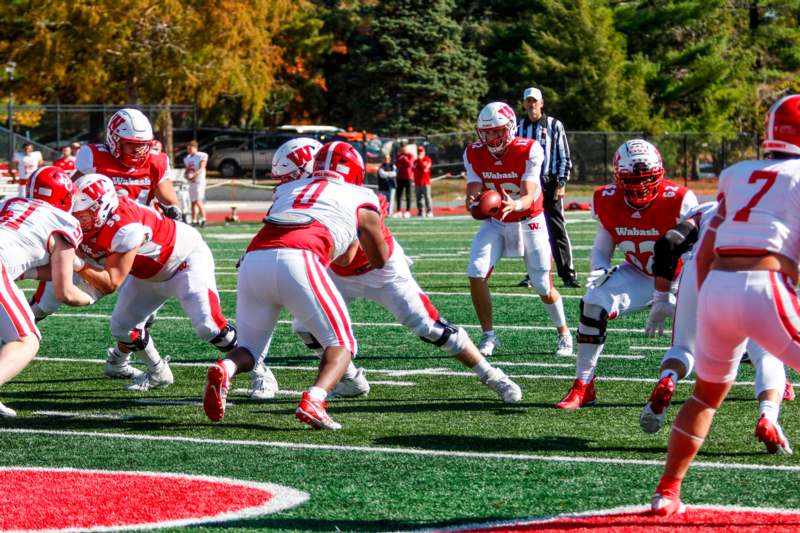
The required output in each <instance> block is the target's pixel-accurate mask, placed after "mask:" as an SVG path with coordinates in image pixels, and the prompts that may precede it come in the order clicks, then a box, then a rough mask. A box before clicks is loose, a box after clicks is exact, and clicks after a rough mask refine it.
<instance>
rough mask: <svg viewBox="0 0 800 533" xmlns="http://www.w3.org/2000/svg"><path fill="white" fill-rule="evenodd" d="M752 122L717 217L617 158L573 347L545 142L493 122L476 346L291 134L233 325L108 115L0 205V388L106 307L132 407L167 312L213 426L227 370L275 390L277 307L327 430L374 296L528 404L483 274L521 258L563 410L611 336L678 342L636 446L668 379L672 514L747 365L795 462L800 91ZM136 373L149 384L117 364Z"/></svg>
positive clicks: (489, 125)
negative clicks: (199, 363) (678, 403)
mask: <svg viewBox="0 0 800 533" xmlns="http://www.w3.org/2000/svg"><path fill="white" fill-rule="evenodd" d="M765 123H766V128H765V134H764V142H763V145H762V148H763V150H764V152H765V154H766V158H765V159H762V160H749V161H741V162H739V163H736V164H734V165H732V166H730V167H728V168H726V169H724V170H723V172H722V173H721V175H720V179H719V191H718V195H717V198H716V200H715V201H714V202H708V203H703V204H698V200H697V198H696V196H695V194H694V193H693V192H692V191H691V190H689V189H688V188H686V187H683V186H681V185H677V184H675V183H672V182H670V181H668V180H666V179H665V176H664V165H663V162H662V159H661V155H660V153H659V151H658V149H657V148H656V147H655V146H653V144H651V143H649V142H648V141H646V140H643V139H631V140H629V141H627V142H625V143H623V144H622V145H621V146H620V147H619V148H618V150H617V151H616V153H615V155H614V161H613V165H614V176H615V182H614V183H611V184H608V185H604V186H601V187H598V188H597V189H596V190H595V192H594V197H593V202H592V209H593V215H594V217H595V218H596V220H597V221H598V223H599V224H598V229H597V233H596V236H595V239H594V244H593V246H592V251H591V256H590V265H591V272H590V274H589V276H588V278H587V280H586V292H585V294H584V295H583V297H582V298H581V302H580V317H579V319H578V320H579V322H578V327H577V336H576V338H575V339H573V337H572V334H571V332H570V328H569V325H568V322H567V317H566V316H565V312H564V305H563V301H562V298H561V295H560V294H559V292H558V290H557V289H556V288H555V287H554V286H553V283H552V276H551V263H552V255H551V247H550V243H549V239H548V226H547V222H546V221H545V217H544V213H543V193H542V184H541V182H540V175H541V174H542V165H543V162H544V161H545V153H544V151H543V149H542V146H541V145H540V143H539V142H538V141H537V140H535V139H530V138H523V137H521V136H517V123H516V115H515V113H514V111H513V109H511V107H509V106H508V105H507V104H505V103H500V102H493V103H490V104H488V105H486V106H485V107H484V108H483V110H482V111H481V112H480V114H479V116H478V119H477V124H476V132H477V135H478V141H477V142H475V143H472V144H469V145H468V146H466V148H465V151H464V167H465V169H466V193H465V204H466V206H467V208H468V209H469V211H470V213H471V214H472V216H473V217H474V218H476V219H478V220H480V221H481V223H480V226H479V229H478V231H477V233H476V234H475V237H474V239H473V242H472V247H471V250H470V258H469V263H468V266H467V272H466V275H467V277H468V279H469V284H470V291H471V296H472V302H473V305H474V308H475V313H476V315H477V317H478V320H479V322H480V325H481V328H482V330H483V331H482V335H481V338H480V340H479V342H478V343H477V344H475V343H474V342H473V341H472V340H471V339H470V337H469V335H468V334H467V332H466V331H465V329H464V328H463V327H461V326H459V325H457V324H454V323H451V322H449V321H448V320H446V319H445V318H444V317H443V316H441V315H440V313H439V311H438V310H437V309H436V307H435V306H434V305H433V303H432V302H431V300H430V299H429V298H428V296H427V295H426V294H425V291H424V290H423V289H422V288H421V287H420V286H419V284H418V283H417V282H416V280H415V279H414V276H413V274H412V271H411V268H410V267H411V264H412V261H411V259H410V258H409V257H408V256H407V255H406V254H405V252H404V250H403V247H402V245H401V243H400V242H398V241H397V240H396V239H395V237H394V236H393V235H392V232H391V231H390V230H389V228H388V227H387V226H386V224H385V223H384V221H385V218H386V217H387V215H388V206H387V202H386V199H385V198H384V196H382V195H376V194H375V193H374V192H373V191H372V190H371V189H370V188H368V187H366V186H365V185H364V177H365V167H364V162H363V160H362V158H361V156H360V154H359V153H358V151H357V150H355V149H354V148H353V147H352V146H351V145H350V144H348V143H345V142H340V141H334V142H329V143H327V144H324V145H322V144H321V143H319V142H318V141H316V140H314V139H311V138H304V137H300V138H296V139H292V140H290V141H288V142H286V143H285V144H284V145H282V146H281V147H280V148H279V149H278V150H277V152H276V153H275V156H274V159H273V165H272V174H273V176H274V177H275V178H277V179H279V181H280V183H279V185H277V186H276V188H275V190H274V201H273V204H272V206H271V207H270V209H269V211H268V212H267V214H266V215H265V217H264V220H263V226H262V228H261V229H260V230H259V231H258V233H257V234H256V235H254V236H253V238H252V240H251V241H250V243H249V245H248V246H247V248H246V250H242V252H243V255H242V257H241V259H240V260H239V263H238V264H237V269H238V279H237V298H236V320H235V325H234V323H233V322H231V321H229V320H228V318H226V317H225V315H224V314H223V312H222V309H221V306H220V299H219V294H218V290H217V286H216V280H215V264H214V258H213V256H212V253H211V250H210V249H209V247H208V246H207V244H206V243H205V241H204V240H203V238H202V236H201V235H200V233H199V232H198V231H197V230H196V229H195V228H194V227H192V226H190V225H188V224H185V223H184V222H182V221H181V219H182V213H181V211H180V209H179V208H178V200H177V197H176V194H175V190H174V189H173V186H172V182H171V181H170V179H169V178H168V171H169V161H168V158H167V156H166V154H163V153H156V152H154V151H152V147H153V142H154V139H153V131H152V127H151V124H150V121H149V120H148V118H147V117H146V116H145V115H144V114H143V113H141V112H140V111H138V110H136V109H131V108H125V109H121V110H119V111H117V112H116V113H115V114H114V115H113V116H112V117H111V119H110V120H109V122H108V125H107V129H106V139H105V142H104V143H101V144H87V145H84V146H82V147H81V148H80V150H79V151H78V153H77V157H76V160H75V169H74V171H70V170H66V171H65V170H64V169H63V168H60V167H58V166H44V167H40V168H39V169H37V170H36V171H35V172H34V173H33V174H32V175H31V176H30V178H29V181H28V183H27V186H26V189H25V195H24V196H21V197H17V198H11V199H8V200H6V201H5V202H4V203H2V205H0V276H1V277H2V282H0V341H1V342H2V347H1V348H0V387H1V386H2V385H3V384H5V383H7V382H9V381H10V380H12V379H13V378H14V377H15V376H17V375H18V374H19V373H20V372H22V370H23V369H24V368H25V367H26V366H27V365H28V364H29V363H30V362H31V361H32V360H33V358H34V357H35V356H36V354H37V352H38V350H39V341H40V338H41V333H40V331H39V329H38V327H37V322H40V321H42V320H45V319H46V318H47V317H48V316H49V315H52V314H53V313H55V312H56V311H57V310H58V308H59V307H60V306H61V305H69V306H76V307H82V306H89V305H92V304H93V303H95V302H96V301H98V300H99V299H101V298H103V297H105V296H106V295H108V294H112V293H117V300H116V304H115V306H114V310H113V312H112V315H111V319H110V331H111V336H112V337H113V340H114V342H113V346H111V347H110V348H108V353H107V359H106V364H105V367H104V372H105V374H106V375H107V376H108V377H110V378H120V379H127V380H130V383H129V384H128V385H127V388H128V389H129V390H131V391H138V392H139V393H146V392H147V391H148V390H151V389H155V388H160V387H167V386H169V385H171V384H172V383H173V382H174V377H173V374H172V371H171V370H170V366H169V361H168V358H164V357H162V356H161V355H160V353H159V351H158V348H157V347H156V342H155V340H154V338H153V335H152V334H151V331H150V330H151V326H152V324H153V323H154V321H155V320H157V319H158V318H157V317H158V312H159V309H160V308H161V307H162V306H163V305H164V303H165V302H166V301H167V300H169V299H170V298H176V299H177V300H178V301H179V302H180V304H181V307H182V308H183V311H184V313H185V314H186V316H187V317H188V318H189V319H190V321H191V324H192V326H193V328H194V330H195V333H196V334H197V336H198V337H199V338H201V339H203V340H204V341H207V342H209V343H210V344H211V345H213V346H214V347H215V348H217V349H218V350H220V352H221V353H223V354H224V355H223V357H222V358H221V359H220V360H219V361H217V362H216V363H215V364H213V365H211V366H210V367H209V369H208V376H207V382H206V384H205V391H204V394H203V409H204V411H205V414H206V416H207V417H208V418H209V419H210V420H212V421H215V422H221V421H222V420H223V418H224V416H225V410H226V404H227V396H228V392H229V390H230V387H231V379H232V378H233V376H234V375H236V374H239V373H249V375H250V380H251V387H250V395H251V398H253V399H256V400H269V399H271V398H273V397H274V396H275V394H276V392H277V391H278V388H279V386H278V382H277V380H276V378H275V376H274V375H273V373H272V372H271V371H270V369H269V367H268V362H269V355H268V354H269V349H270V342H271V339H272V334H273V331H274V329H275V327H276V325H277V323H278V318H279V315H280V312H281V310H283V309H286V310H288V311H289V312H290V313H291V315H292V317H293V322H292V329H293V331H294V332H295V333H296V334H297V336H298V337H299V338H300V339H301V340H302V342H303V343H304V344H305V345H306V346H307V347H308V348H309V350H310V351H312V352H313V353H314V354H315V355H316V356H317V357H318V358H319V368H318V371H317V374H316V376H315V378H314V379H313V381H312V382H311V383H310V384H309V387H308V389H307V390H306V391H304V392H303V393H302V397H301V399H300V402H299V405H298V406H297V409H296V411H295V417H296V418H297V419H298V421H300V422H301V423H304V424H308V425H310V426H312V427H313V428H316V429H324V430H339V429H341V427H342V426H341V424H339V423H338V422H336V421H335V420H334V419H333V418H332V416H331V414H329V413H328V403H327V401H328V400H329V399H330V398H335V397H356V396H363V395H365V394H367V393H368V392H369V390H370V384H369V381H368V380H367V379H366V376H365V373H364V370H363V369H362V368H359V367H357V366H356V365H355V362H356V361H357V359H356V355H357V353H358V341H357V339H356V337H355V335H354V334H353V329H352V324H351V319H350V315H349V312H348V303H349V302H350V301H352V300H354V299H358V298H366V299H369V300H372V301H374V302H376V303H378V304H380V305H381V306H383V307H384V308H385V309H387V310H388V311H389V312H391V313H392V315H394V316H395V318H396V319H397V321H398V322H399V323H400V324H402V325H403V326H405V327H406V328H408V329H409V330H410V331H411V332H412V333H413V335H415V336H417V337H419V338H420V339H421V340H422V341H424V342H426V343H430V344H432V345H434V346H436V347H438V348H440V349H441V350H443V351H445V352H446V353H448V354H449V355H451V356H452V357H454V358H455V359H457V360H458V361H459V362H460V363H461V364H463V365H464V366H465V367H467V368H468V369H470V370H471V371H472V372H474V374H475V378H476V386H485V387H488V388H489V389H491V390H492V391H494V392H495V393H496V394H497V395H498V397H499V399H500V400H502V401H503V402H509V403H515V402H520V401H521V400H522V397H523V390H522V389H521V388H520V387H519V386H518V385H517V384H516V383H515V382H514V381H513V380H512V379H510V378H509V377H508V376H507V375H506V374H505V373H504V372H503V371H502V370H501V369H500V368H498V367H496V366H494V365H493V364H492V363H491V362H490V361H491V356H492V354H493V352H494V351H495V349H496V347H497V346H499V344H500V342H501V340H502V339H501V338H500V337H499V336H498V334H497V333H496V332H495V331H494V328H493V321H492V296H491V292H490V290H489V285H488V279H489V278H490V276H491V273H492V270H493V269H494V268H495V266H496V265H497V264H498V262H499V261H500V260H501V258H503V257H511V258H513V257H521V258H523V260H524V263H525V267H526V270H527V273H528V278H529V280H530V286H531V288H532V290H533V291H534V292H535V294H536V295H538V296H539V298H540V299H541V302H542V305H543V306H544V308H545V310H546V312H547V315H548V317H549V319H550V323H551V325H552V327H553V330H554V336H553V338H554V340H555V347H554V349H553V354H554V356H571V355H573V354H574V355H575V358H576V372H575V380H574V382H573V383H572V385H571V386H570V388H569V390H567V391H566V394H565V395H564V397H563V398H562V399H560V400H559V401H557V402H556V401H555V400H557V399H556V398H554V399H553V400H554V407H555V408H557V409H560V410H571V411H574V410H577V409H581V408H584V407H586V406H590V405H593V404H594V403H595V402H596V400H597V396H598V385H597V379H596V376H595V369H596V367H597V364H598V360H599V358H600V356H601V354H602V352H603V347H604V344H605V342H606V337H607V331H608V322H609V321H610V320H613V319H615V318H617V317H619V316H620V315H623V314H628V313H635V312H637V311H646V310H648V309H649V312H648V314H647V315H646V321H645V322H644V323H643V325H644V330H645V333H646V334H647V335H649V336H660V335H663V334H664V324H665V321H666V319H667V318H671V319H672V334H673V337H672V347H671V348H669V350H668V351H667V352H666V353H665V354H664V356H663V359H662V362H661V367H660V369H659V370H658V371H656V369H653V371H654V374H656V372H657V376H658V381H657V384H656V385H655V387H654V388H653V390H652V393H651V395H650V397H649V398H648V399H643V403H644V404H645V405H644V407H643V409H642V411H641V415H640V420H639V422H640V426H641V429H642V431H644V432H646V433H655V432H657V431H659V430H661V428H662V427H663V426H664V425H665V422H666V414H667V411H668V408H669V406H670V403H671V402H672V398H673V395H674V393H675V389H676V384H677V383H678V382H679V381H680V380H682V379H684V378H686V377H688V376H689V375H690V374H692V372H694V373H695V375H696V381H695V385H694V390H693V392H692V395H691V396H690V397H689V398H688V399H686V401H685V402H684V403H683V406H682V407H681V409H680V411H679V412H678V413H677V416H676V417H675V418H674V421H673V424H672V430H671V435H670V440H669V446H668V453H667V459H666V464H665V467H664V473H663V476H662V478H661V480H660V482H659V484H658V486H657V487H656V489H655V494H654V497H653V499H652V502H651V512H652V513H653V514H657V515H661V516H669V515H672V514H674V513H678V512H681V511H682V510H683V504H682V502H681V497H680V488H681V482H682V480H683V479H684V477H685V476H686V475H687V472H688V470H689V467H690V465H691V462H692V460H693V459H694V457H695V455H696V454H697V452H698V451H699V449H700V447H701V446H702V444H703V441H704V439H705V437H706V436H707V434H708V433H709V431H710V427H711V424H712V421H713V418H714V413H715V411H716V410H717V409H718V408H719V407H720V405H721V404H722V402H723V401H724V399H725V397H726V395H727V393H728V391H729V390H730V388H731V386H732V385H733V383H734V380H735V377H736V374H737V371H738V367H739V365H740V364H741V362H742V361H744V360H749V362H750V363H752V365H753V366H754V368H755V371H756V380H755V391H754V394H755V396H756V398H757V399H758V405H759V412H758V417H757V422H756V428H755V435H756V437H757V438H758V440H759V441H761V442H762V443H763V444H764V445H765V447H766V449H767V451H768V452H769V453H781V454H791V453H792V448H791V445H790V443H789V441H788V439H787V438H786V436H785V435H784V433H783V430H782V428H781V426H780V423H779V420H778V418H779V413H780V407H781V402H782V401H783V400H784V399H793V397H794V391H793V388H792V385H791V384H790V383H788V382H787V380H786V373H785V368H784V364H787V365H789V366H790V367H792V368H794V369H796V370H800V302H798V299H797V295H796V292H795V287H796V285H797V281H798V265H799V264H800V95H790V96H786V97H784V98H782V99H780V100H779V101H777V102H775V104H774V105H773V106H772V107H771V108H770V110H769V111H768V113H767V116H766V121H765ZM615 251H619V252H620V253H621V254H623V255H624V261H623V262H622V263H621V264H619V265H612V259H613V257H614V253H615ZM21 279H36V280H39V285H38V287H37V290H36V292H35V294H34V295H33V297H32V298H31V300H30V301H27V299H26V297H25V296H24V294H23V292H22V291H21V290H20V289H19V287H17V285H16V283H15V282H16V281H17V280H21ZM518 320H519V323H525V322H526V321H527V320H528V318H527V317H525V316H519V317H518ZM531 349H532V350H533V349H534V348H533V347H531ZM133 356H135V357H136V358H138V359H139V360H140V361H141V362H142V363H144V365H145V370H140V369H138V368H136V367H134V366H133V365H132V364H131V360H132V357H133ZM601 382H602V380H601ZM0 394H2V389H0ZM12 407H13V406H12ZM12 407H9V406H6V405H4V404H2V403H0V420H2V418H3V417H15V416H16V412H15V411H14V410H13V409H12ZM333 414H334V415H335V413H333Z"/></svg>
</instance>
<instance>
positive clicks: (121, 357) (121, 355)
mask: <svg viewBox="0 0 800 533" xmlns="http://www.w3.org/2000/svg"><path fill="white" fill-rule="evenodd" d="M112 350H113V352H114V357H115V358H116V359H117V361H119V362H120V363H121V362H122V361H127V360H128V358H129V357H130V356H131V354H129V353H125V352H123V351H122V350H120V349H119V346H118V345H114V348H112Z"/></svg>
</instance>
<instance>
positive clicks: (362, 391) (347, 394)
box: [328, 368, 370, 399]
mask: <svg viewBox="0 0 800 533" xmlns="http://www.w3.org/2000/svg"><path fill="white" fill-rule="evenodd" d="M369 389H370V387H369V382H368V381H367V376H366V375H365V374H364V369H363V368H359V369H358V373H357V374H356V375H355V377H352V378H347V377H345V378H342V380H341V381H340V382H339V383H337V384H336V386H335V387H334V388H333V390H332V391H330V392H329V393H328V399H331V398H355V397H357V396H366V395H367V394H369Z"/></svg>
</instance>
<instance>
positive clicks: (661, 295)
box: [653, 290, 672, 302]
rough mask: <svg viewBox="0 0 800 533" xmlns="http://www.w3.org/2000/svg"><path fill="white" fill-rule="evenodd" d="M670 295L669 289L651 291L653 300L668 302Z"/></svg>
mask: <svg viewBox="0 0 800 533" xmlns="http://www.w3.org/2000/svg"><path fill="white" fill-rule="evenodd" d="M671 295H672V293H671V292H669V291H659V290H655V291H653V302H669V301H670V296H671Z"/></svg>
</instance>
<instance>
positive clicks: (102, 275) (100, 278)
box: [79, 246, 139, 294]
mask: <svg viewBox="0 0 800 533" xmlns="http://www.w3.org/2000/svg"><path fill="white" fill-rule="evenodd" d="M138 251H139V247H138V246H137V247H136V248H134V249H132V250H129V251H127V252H125V253H112V254H111V255H109V256H108V258H107V259H106V265H105V268H104V269H103V270H93V269H91V268H85V269H83V270H81V271H80V273H79V275H80V276H81V277H82V278H83V279H85V280H86V281H88V282H89V283H91V284H92V285H93V286H95V287H97V289H98V290H100V292H102V293H103V294H111V293H112V292H114V291H116V290H117V289H118V288H119V286H120V285H122V282H123V281H125V278H127V277H128V274H130V272H131V268H133V261H134V259H136V254H137V253H138Z"/></svg>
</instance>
